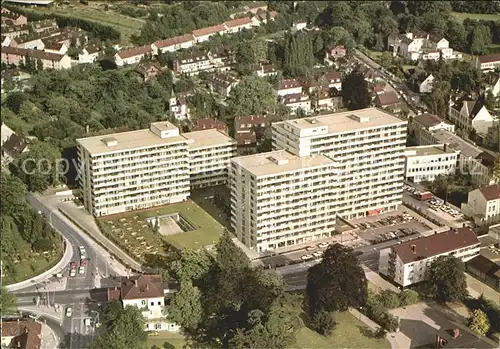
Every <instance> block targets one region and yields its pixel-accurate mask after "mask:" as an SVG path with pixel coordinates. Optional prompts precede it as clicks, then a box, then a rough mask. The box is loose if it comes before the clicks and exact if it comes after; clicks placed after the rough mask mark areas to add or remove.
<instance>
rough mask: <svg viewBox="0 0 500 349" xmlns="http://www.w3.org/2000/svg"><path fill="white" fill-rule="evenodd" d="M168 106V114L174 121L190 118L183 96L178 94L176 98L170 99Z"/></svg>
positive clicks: (185, 97) (184, 96) (185, 98)
mask: <svg viewBox="0 0 500 349" xmlns="http://www.w3.org/2000/svg"><path fill="white" fill-rule="evenodd" d="M169 105H170V112H171V113H172V115H173V117H174V118H175V119H177V120H187V119H189V118H190V117H191V114H190V110H189V107H188V103H187V96H186V95H185V94H179V95H178V96H173V97H171V98H170V101H169Z"/></svg>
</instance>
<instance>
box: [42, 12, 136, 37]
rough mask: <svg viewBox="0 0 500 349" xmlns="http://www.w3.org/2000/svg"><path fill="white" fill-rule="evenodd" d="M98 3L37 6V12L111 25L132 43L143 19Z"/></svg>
mask: <svg viewBox="0 0 500 349" xmlns="http://www.w3.org/2000/svg"><path fill="white" fill-rule="evenodd" d="M98 6H99V5H98V4H93V7H91V6H85V5H81V4H72V5H68V6H60V7H50V8H49V7H37V8H36V11H37V12H43V13H49V14H50V13H53V14H59V15H64V16H70V17H76V18H82V19H86V20H90V21H94V22H97V23H101V24H105V25H109V26H111V27H113V28H115V29H117V30H119V31H120V33H121V34H122V39H121V41H122V44H123V45H126V44H129V43H130V37H131V36H132V35H133V34H139V33H140V31H141V28H142V26H143V24H144V22H145V21H144V20H143V19H138V18H132V17H128V16H124V15H122V14H119V13H117V12H114V11H113V10H111V9H110V10H108V11H105V10H104V9H102V8H100V7H98Z"/></svg>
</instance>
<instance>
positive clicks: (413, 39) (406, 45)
mask: <svg viewBox="0 0 500 349" xmlns="http://www.w3.org/2000/svg"><path fill="white" fill-rule="evenodd" d="M387 44H388V47H389V50H390V51H392V54H393V56H401V57H404V58H408V59H411V60H412V61H416V60H419V59H422V60H431V59H432V60H437V59H439V58H443V59H445V60H446V59H460V58H462V54H461V53H457V52H453V49H451V48H450V47H449V42H448V40H446V39H445V38H443V37H441V36H436V35H429V34H427V33H406V34H391V35H389V37H388V39H387Z"/></svg>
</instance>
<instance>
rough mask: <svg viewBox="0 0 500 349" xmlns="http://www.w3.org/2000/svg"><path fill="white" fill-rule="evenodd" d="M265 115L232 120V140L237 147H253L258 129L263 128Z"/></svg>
mask: <svg viewBox="0 0 500 349" xmlns="http://www.w3.org/2000/svg"><path fill="white" fill-rule="evenodd" d="M266 122H267V116H266V115H248V116H237V117H235V118H234V138H235V139H236V143H237V145H238V146H255V145H256V144H257V134H256V132H255V130H256V128H258V127H265V126H266Z"/></svg>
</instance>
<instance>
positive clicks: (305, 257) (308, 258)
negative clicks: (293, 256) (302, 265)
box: [301, 254, 313, 261]
mask: <svg viewBox="0 0 500 349" xmlns="http://www.w3.org/2000/svg"><path fill="white" fill-rule="evenodd" d="M301 258H302V260H303V261H309V260H311V259H313V256H311V255H310V254H306V255H303V256H302V257H301Z"/></svg>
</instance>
